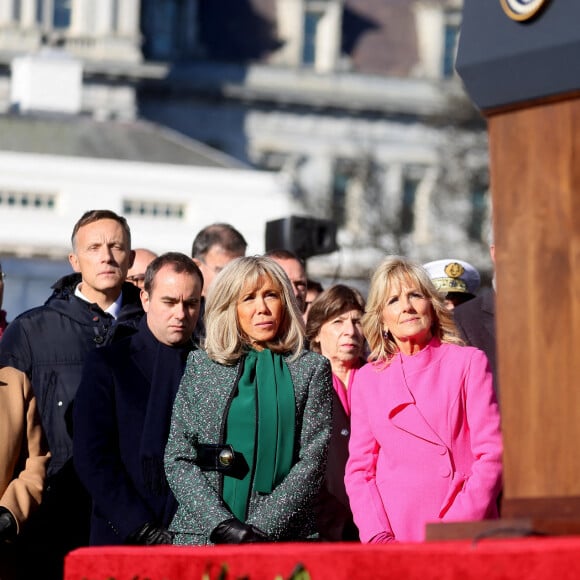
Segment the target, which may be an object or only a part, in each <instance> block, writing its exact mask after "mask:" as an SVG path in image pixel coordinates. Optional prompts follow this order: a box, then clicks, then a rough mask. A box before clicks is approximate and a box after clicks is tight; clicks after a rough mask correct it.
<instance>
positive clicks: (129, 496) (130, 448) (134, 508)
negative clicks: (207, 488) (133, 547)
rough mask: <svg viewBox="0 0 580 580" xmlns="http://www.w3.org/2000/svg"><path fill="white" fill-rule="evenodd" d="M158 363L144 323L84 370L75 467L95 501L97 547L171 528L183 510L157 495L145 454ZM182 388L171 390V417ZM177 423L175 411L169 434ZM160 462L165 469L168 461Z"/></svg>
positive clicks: (76, 410)
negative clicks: (147, 527)
mask: <svg viewBox="0 0 580 580" xmlns="http://www.w3.org/2000/svg"><path fill="white" fill-rule="evenodd" d="M147 333H149V334H148V335H147ZM155 355H156V347H155V339H154V338H153V335H152V334H151V333H150V331H149V330H148V329H147V326H146V323H145V318H144V319H143V322H142V324H141V325H140V327H139V330H138V331H137V332H136V333H135V334H133V335H132V336H130V337H128V338H124V339H122V340H120V341H119V342H117V343H114V344H113V345H111V346H107V347H104V348H101V349H97V350H95V351H93V352H92V353H91V354H90V355H89V356H88V357H87V360H86V363H85V366H84V370H83V378H82V380H81V384H80V386H79V390H78V393H77V397H76V401H75V406H74V427H75V428H74V461H75V467H76V469H77V472H78V475H79V477H80V479H81V481H82V482H83V484H84V485H85V487H86V488H87V490H88V491H89V493H90V495H91V497H92V500H93V511H92V519H91V538H90V543H91V544H92V545H112V544H123V543H125V541H126V538H127V536H128V535H129V534H130V533H132V532H134V531H135V530H137V529H138V528H139V527H141V526H142V525H143V524H144V523H147V522H149V523H153V524H155V525H159V526H163V527H168V525H169V522H170V521H171V518H172V517H173V514H174V512H175V509H176V503H175V499H174V497H173V494H172V493H171V491H170V490H169V488H168V487H167V489H166V490H164V491H163V493H159V492H158V493H152V492H151V491H149V488H148V487H147V486H146V484H145V479H144V473H143V467H142V458H141V455H140V453H139V451H140V449H141V441H142V435H143V428H144V423H145V417H146V413H147V405H148V401H149V396H150V394H151V377H152V376H153V366H154V362H155ZM178 386H179V385H178V384H175V385H174V387H173V388H172V389H168V392H167V397H169V398H170V401H168V405H166V406H167V408H168V409H171V406H172V404H173V399H174V398H175V393H176V392H177V387H178ZM169 403H170V404H169ZM170 420H171V416H170V411H169V413H168V414H167V416H160V417H159V421H163V422H165V424H166V426H167V432H169V423H170ZM159 459H160V461H161V466H162V465H163V463H162V462H163V457H162V453H161V456H160V457H159Z"/></svg>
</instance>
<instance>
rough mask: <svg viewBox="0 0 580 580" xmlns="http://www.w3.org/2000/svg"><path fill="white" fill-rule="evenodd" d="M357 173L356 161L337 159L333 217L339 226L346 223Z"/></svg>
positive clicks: (332, 204) (334, 179) (333, 181)
mask: <svg viewBox="0 0 580 580" xmlns="http://www.w3.org/2000/svg"><path fill="white" fill-rule="evenodd" d="M356 175H357V167H356V163H355V162H354V161H352V160H349V159H337V160H336V162H335V165H334V174H333V179H332V203H331V219H332V221H334V222H336V224H337V225H338V226H339V227H343V226H345V225H346V208H347V203H348V194H349V190H350V188H351V186H352V180H353V179H354V178H355V177H356Z"/></svg>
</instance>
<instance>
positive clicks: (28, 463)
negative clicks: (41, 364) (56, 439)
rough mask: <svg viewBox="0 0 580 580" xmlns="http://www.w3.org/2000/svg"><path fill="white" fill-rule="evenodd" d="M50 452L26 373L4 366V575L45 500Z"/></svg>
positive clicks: (0, 454) (0, 481)
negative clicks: (18, 542) (20, 537)
mask: <svg viewBox="0 0 580 580" xmlns="http://www.w3.org/2000/svg"><path fill="white" fill-rule="evenodd" d="M49 458H50V454H49V453H48V450H47V446H46V444H45V441H44V436H43V433H42V427H41V424H40V418H39V416H38V413H37V410H36V399H35V397H34V395H33V392H32V388H31V386H30V381H29V380H28V377H27V376H26V374H25V373H23V372H21V371H19V370H17V369H15V368H12V367H0V555H1V556H0V561H1V562H2V564H1V565H0V577H2V578H5V577H6V571H5V568H6V566H7V565H8V562H9V560H11V559H12V558H11V555H12V556H14V553H13V550H12V549H11V546H10V544H11V543H12V542H13V541H14V540H16V538H17V536H18V535H19V534H20V532H21V531H22V529H23V527H24V524H25V522H26V521H27V519H28V518H29V516H30V514H31V513H32V512H33V511H34V510H35V509H36V508H37V507H38V505H39V504H40V502H41V499H42V492H43V488H44V478H45V474H46V466H47V463H48V461H49Z"/></svg>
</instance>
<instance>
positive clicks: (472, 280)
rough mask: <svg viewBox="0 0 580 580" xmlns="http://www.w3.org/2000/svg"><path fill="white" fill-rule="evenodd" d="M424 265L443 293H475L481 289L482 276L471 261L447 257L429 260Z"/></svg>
mask: <svg viewBox="0 0 580 580" xmlns="http://www.w3.org/2000/svg"><path fill="white" fill-rule="evenodd" d="M423 267H424V268H425V270H427V272H428V274H429V277H430V278H431V280H432V281H433V284H435V287H436V288H437V290H439V292H441V293H447V292H462V293H464V294H475V293H476V292H477V291H478V290H479V285H480V283H481V277H480V275H479V272H478V271H477V269H476V268H475V266H472V265H471V264H470V263H469V262H465V261H463V260H455V259H453V258H446V259H444V260H434V261H433V262H427V263H426V264H423Z"/></svg>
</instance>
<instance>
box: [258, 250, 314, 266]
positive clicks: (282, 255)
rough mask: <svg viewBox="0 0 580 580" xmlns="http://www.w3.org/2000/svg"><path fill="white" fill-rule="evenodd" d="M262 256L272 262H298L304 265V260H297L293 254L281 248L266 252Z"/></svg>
mask: <svg viewBox="0 0 580 580" xmlns="http://www.w3.org/2000/svg"><path fill="white" fill-rule="evenodd" d="M264 256H268V257H269V258H273V259H274V260H276V259H277V260H298V261H299V262H300V263H301V264H302V265H303V266H304V265H305V264H304V260H303V259H302V258H299V257H298V256H297V255H296V254H295V253H294V252H291V251H290V250H283V249H282V248H274V249H272V250H268V251H267V252H266V253H265V254H264Z"/></svg>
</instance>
